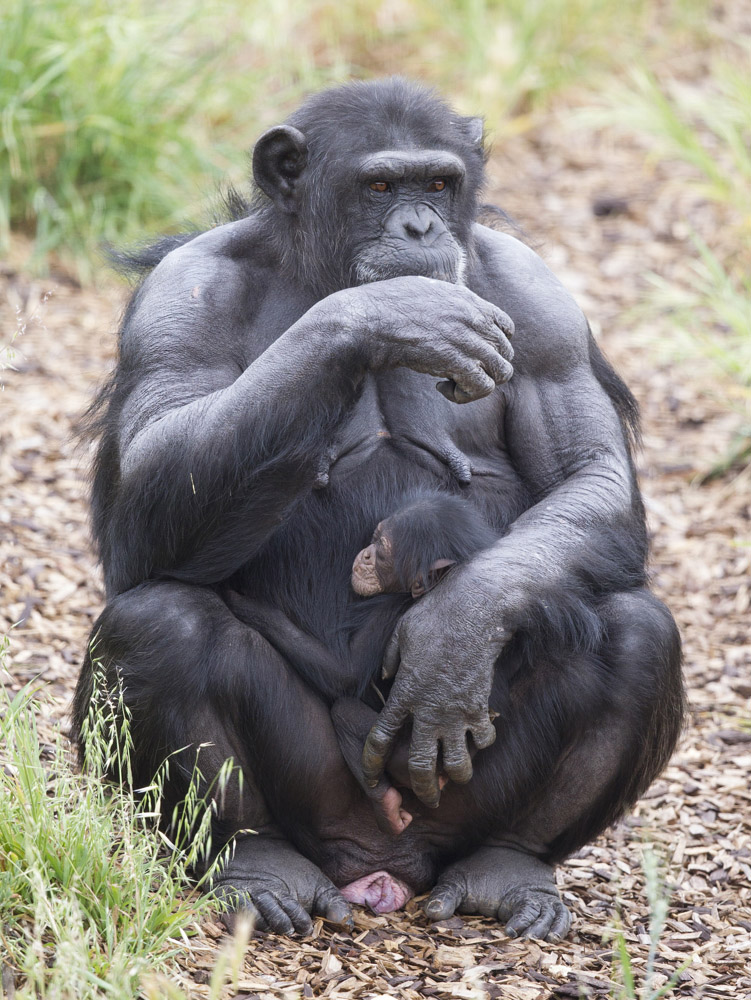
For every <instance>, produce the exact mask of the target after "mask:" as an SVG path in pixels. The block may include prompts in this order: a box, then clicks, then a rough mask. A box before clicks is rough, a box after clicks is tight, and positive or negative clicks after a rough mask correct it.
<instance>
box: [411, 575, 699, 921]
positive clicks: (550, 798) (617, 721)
mask: <svg viewBox="0 0 751 1000" xmlns="http://www.w3.org/2000/svg"><path fill="white" fill-rule="evenodd" d="M601 611H602V616H603V621H604V624H605V628H606V637H605V640H604V643H603V648H602V649H601V650H600V655H599V657H598V658H595V659H589V660H588V659H587V658H586V657H582V660H581V663H580V668H579V669H580V676H579V678H578V681H579V688H578V690H579V693H580V696H581V699H582V700H583V701H585V703H584V704H579V705H574V704H570V705H568V706H567V705H566V696H567V691H566V685H568V684H569V683H570V678H569V679H566V678H563V685H562V686H561V688H560V689H559V690H557V691H556V690H552V691H547V692H543V691H535V690H534V684H533V685H532V687H531V688H530V687H529V686H522V687H519V688H517V689H515V686H514V685H513V684H512V689H511V705H510V713H514V712H517V713H518V715H519V717H520V718H521V719H523V720H524V724H525V727H526V732H523V733H521V734H519V733H518V732H517V733H516V734H513V733H511V734H510V739H505V738H504V735H505V734H504V733H503V732H499V738H498V740H497V741H496V744H495V745H494V746H493V747H491V748H490V749H488V750H486V751H483V753H481V754H478V757H477V758H476V763H477V765H478V766H477V768H476V773H475V778H474V779H473V781H472V782H471V783H470V784H469V785H468V786H466V794H468V795H471V796H472V797H473V798H474V800H475V807H474V808H475V815H477V816H481V815H482V804H483V801H484V802H485V808H486V809H487V803H488V802H498V801H499V796H500V801H501V802H503V801H504V800H505V801H506V802H507V803H508V804H509V808H508V812H507V817H508V821H507V823H506V824H504V822H503V819H502V818H501V819H500V821H499V822H498V823H497V826H496V829H495V831H494V833H493V836H492V837H489V838H488V839H487V840H486V842H485V843H484V845H483V846H481V847H480V848H479V849H478V850H477V851H476V852H475V853H474V854H472V855H470V856H469V857H468V858H466V859H464V860H462V861H460V862H458V863H456V864H455V865H452V866H451V867H450V868H448V869H447V870H446V871H445V872H444V873H443V874H442V876H441V878H440V880H439V882H438V885H437V886H436V888H435V889H434V890H433V893H432V894H431V897H430V899H429V900H428V903H427V905H426V910H427V913H428V915H429V916H430V917H432V918H433V919H443V918H445V917H446V916H449V915H450V914H451V913H453V912H454V911H455V910H456V909H459V910H461V911H463V912H475V913H476V912H480V913H484V914H486V915H497V916H498V918H499V919H500V920H502V921H504V922H505V923H506V929H507V931H508V933H509V934H511V935H513V936H516V935H523V936H525V937H539V938H545V939H549V940H555V939H559V938H561V937H562V936H563V935H564V934H565V933H566V932H567V930H568V928H569V925H570V917H569V914H568V912H567V910H566V909H565V907H564V906H563V903H562V902H561V900H560V897H559V895H558V892H557V889H556V887H555V881H554V877H553V868H552V865H551V863H554V862H556V861H559V860H562V859H563V858H565V857H566V856H567V855H569V854H571V853H572V852H573V851H575V850H577V849H578V848H579V847H581V846H582V845H583V844H586V843H588V842H589V841H591V840H592V839H594V837H596V836H597V835H598V834H599V833H600V832H601V831H602V830H603V829H604V828H605V827H606V826H608V825H609V824H610V823H612V822H613V821H614V820H616V819H617V818H618V817H619V816H621V815H622V814H623V813H624V812H625V811H626V810H627V809H628V808H629V807H631V806H632V805H633V804H634V802H635V801H636V799H637V798H638V797H639V795H641V794H642V793H643V792H644V791H645V789H646V788H647V786H648V785H649V784H650V782H651V781H652V780H653V779H654V778H655V777H656V776H657V774H659V772H660V771H661V770H662V768H663V767H664V766H665V765H666V763H667V761H668V759H669V757H670V754H671V753H672V751H673V749H674V747H675V744H676V741H677V739H678V736H679V733H680V729H681V724H682V718H683V707H684V703H683V686H682V679H681V655H680V640H679V637H678V632H677V629H676V626H675V623H674V621H673V619H672V616H671V615H670V612H669V611H668V610H667V608H666V607H665V606H664V605H663V604H662V603H661V602H660V601H658V600H657V599H656V598H655V597H653V596H652V595H651V594H650V593H648V592H647V591H637V592H631V593H623V594H617V595H614V596H613V597H611V598H610V599H608V601H607V602H606V604H605V605H604V606H603V607H602V609H601ZM586 671H589V672H591V673H592V676H590V677H587V676H586V674H585V672H586ZM595 673H596V674H597V675H598V676H597V677H596V678H595V677H594V674H595ZM546 684H553V686H554V687H555V679H554V678H551V677H550V676H548V677H547V678H546ZM546 693H547V694H548V695H550V697H549V698H548V699H547V700H546V698H545V694H546ZM570 693H571V692H570V691H569V692H568V694H570ZM574 693H576V692H574ZM522 699H523V700H522ZM527 701H529V702H530V703H531V704H532V705H533V706H535V707H534V708H533V711H532V714H530V713H529V711H528V705H527V704H526V702H527ZM545 705H547V706H548V716H547V717H542V716H541V715H540V709H541V707H542V706H545ZM561 711H562V712H564V713H566V715H567V716H569V718H570V717H573V718H574V719H575V720H577V724H578V726H579V727H580V729H579V732H578V734H571V733H570V731H569V734H568V735H564V738H563V739H562V741H561V742H562V752H561V753H560V754H559V756H558V758H557V761H555V763H554V764H553V766H552V767H551V768H550V771H549V772H548V776H547V780H544V781H540V780H539V778H537V779H536V778H535V777H534V776H532V777H530V776H529V775H528V776H527V779H526V781H527V783H526V787H525V785H524V782H523V781H521V780H517V782H516V785H515V787H511V786H506V788H505V791H504V777H505V776H509V777H511V776H512V775H513V774H514V772H515V770H516V771H517V772H518V765H517V762H516V760H515V759H514V757H513V750H514V748H515V747H519V746H521V745H522V744H521V743H520V742H519V740H518V737H519V735H521V736H522V738H523V739H524V740H526V742H527V745H528V746H529V747H530V748H533V747H534V746H535V743H536V742H537V743H539V742H540V738H541V734H542V733H544V732H545V731H547V732H550V731H551V730H554V729H555V728H556V727H560V728H559V731H560V732H561V733H564V734H565V732H566V729H567V725H566V719H564V718H561V716H560V714H559V716H558V718H556V713H561ZM535 713H537V714H535ZM504 714H505V713H504ZM508 717H509V718H510V715H509V716H508ZM510 728H511V727H510ZM572 735H573V739H572V738H571V736H572ZM544 741H545V737H544V736H543V742H544ZM538 759H539V758H538ZM511 781H513V777H511ZM535 781H537V787H535V784H534V782H535ZM493 796H495V798H494V797H493ZM524 801H526V802H529V803H530V807H529V808H528V809H526V810H524V809H522V810H521V811H520V810H519V809H518V808H511V805H512V804H513V803H518V802H524ZM467 805H468V806H469V803H467ZM470 808H471V807H470Z"/></svg>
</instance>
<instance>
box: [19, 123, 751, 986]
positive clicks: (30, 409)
mask: <svg viewBox="0 0 751 1000" xmlns="http://www.w3.org/2000/svg"><path fill="white" fill-rule="evenodd" d="M648 152H649V150H648V148H647V147H640V146H638V145H636V144H635V143H634V140H633V139H629V140H628V141H627V140H625V139H624V140H619V139H618V138H617V137H616V136H615V135H614V134H612V133H611V132H609V131H606V130H604V131H602V132H597V133H591V132H589V133H583V132H580V133H577V132H574V131H572V130H571V129H570V127H568V126H566V125H565V124H564V122H563V121H557V120H556V119H555V118H553V119H551V120H550V121H548V122H547V123H546V125H545V127H544V128H543V127H541V128H539V129H538V130H536V131H535V132H533V133H531V134H528V135H527V136H525V137H522V138H516V139H514V140H512V141H509V142H504V143H503V148H499V149H498V150H497V152H496V154H495V155H494V157H493V159H492V161H491V165H490V174H491V191H490V194H491V196H492V199H493V200H494V201H496V202H498V203H500V204H502V205H503V206H504V207H505V208H506V209H507V210H508V211H509V212H510V213H511V214H512V215H513V216H515V217H516V218H517V219H518V220H519V222H520V223H521V224H522V226H523V227H524V228H525V230H526V232H527V233H529V234H530V237H531V238H532V240H533V242H535V243H539V249H540V251H541V252H542V254H543V256H544V257H546V259H547V260H548V262H549V263H550V265H551V267H552V268H553V269H554V270H555V271H556V272H557V273H558V274H559V276H560V277H561V279H562V280H563V281H564V283H565V284H566V285H568V287H569V288H570V289H571V290H572V291H573V292H574V294H575V295H576V296H577V297H578V299H579V301H580V302H581V304H582V305H583V306H584V308H585V310H586V311H587V313H588V315H589V316H590V317H591V319H592V321H593V326H594V328H595V331H596V333H597V335H598V337H599V340H600V343H601V345H602V346H603V348H604V350H605V352H606V353H607V354H608V356H609V357H610V358H611V360H613V361H614V362H615V364H616V367H617V368H618V369H619V370H620V371H621V373H622V374H623V375H624V376H625V377H626V379H627V381H628V382H629V384H630V385H631V387H632V388H633V390H634V391H635V393H636V395H637V396H638V398H639V401H640V403H641V406H642V411H643V416H644V447H643V451H642V452H641V454H640V457H639V469H640V475H641V481H642V486H643V489H644V493H645V498H646V503H647V509H648V512H649V521H650V529H651V532H652V540H653V558H652V572H653V581H654V588H655V590H656V592H657V593H658V594H659V596H660V597H662V598H663V599H665V600H666V601H667V602H668V604H669V605H670V607H671V608H672V610H673V612H674V614H675V615H676V618H677V620H678V622H679V625H680V627H681V630H682V632H683V637H684V642H685V654H686V678H687V683H688V687H689V695H690V701H691V720H690V725H689V727H688V729H687V731H686V733H685V736H684V738H683V740H682V744H681V748H680V750H679V752H678V753H677V754H676V756H675V758H674V760H673V762H672V764H671V765H670V767H669V768H668V769H667V771H666V772H665V774H664V775H663V777H662V778H661V779H660V780H659V781H658V782H657V783H656V784H655V785H654V786H653V787H652V789H651V790H650V791H649V793H648V794H647V796H646V797H645V799H644V800H643V801H642V802H641V803H640V804H639V805H638V806H637V808H636V810H635V811H634V813H633V814H632V815H631V816H629V817H628V818H627V819H626V820H625V821H624V822H622V823H621V824H619V825H618V826H617V827H616V828H615V829H614V830H612V831H610V832H609V834H608V835H607V836H604V837H601V838H600V839H599V840H598V841H597V842H596V843H594V844H592V845H590V846H589V847H586V848H584V849H583V850H582V851H581V852H579V854H578V855H577V856H576V857H574V858H572V859H571V860H570V861H569V862H568V863H567V864H565V865H564V866H562V867H561V869H560V872H559V885H560V888H561V891H562V892H563V895H564V898H565V899H566V901H567V902H568V904H569V905H570V906H571V907H572V909H573V911H574V914H575V924H574V931H573V934H572V937H571V939H570V940H568V941H565V942H563V943H562V944H560V945H557V946H552V945H543V946H541V945H538V944H536V943H534V942H515V941H509V940H507V939H506V938H505V936H504V934H503V932H502V931H501V929H500V928H499V927H498V926H497V925H496V924H494V923H492V922H490V921H486V920H482V919H474V918H471V919H470V918H458V917H456V918H453V919H452V920H449V921H444V922H443V923H441V924H438V925H432V926H431V925H428V924H427V922H426V921H425V919H424V918H423V917H422V915H421V913H420V911H419V909H418V908H417V906H416V905H415V903H414V902H413V903H412V904H410V906H409V907H408V909H407V911H406V912H403V913H398V914H394V915H390V916H387V917H374V916H370V915H368V914H366V913H364V912H362V911H361V912H359V913H358V918H357V928H356V931H355V934H354V935H353V936H349V935H344V934H339V933H332V932H331V931H330V930H329V929H327V928H325V927H324V926H323V925H322V923H321V922H319V923H318V925H317V927H316V935H315V936H314V937H313V938H311V939H310V940H306V941H302V942H300V941H290V940H286V939H282V938H277V937H274V936H269V937H263V938H256V939H254V941H253V944H252V946H251V948H250V949H249V951H248V956H247V960H246V966H245V972H244V974H243V977H241V981H240V984H239V987H238V989H239V990H240V993H241V994H242V995H254V996H262V997H300V996H305V997H312V996H332V997H377V996H389V997H392V996H396V997H405V998H415V997H426V996H429V997H432V996H435V997H444V996H445V997H484V996H490V997H504V998H505V997H508V998H518V1000H543V998H551V997H555V998H558V997H560V998H564V997H572V998H576V997H578V996H579V995H580V992H581V993H582V994H583V995H585V996H587V995H589V996H607V995H608V993H609V990H610V988H611V987H610V976H611V963H612V946H611V944H610V943H609V941H607V940H603V934H604V932H605V931H606V929H607V928H608V927H612V926H613V918H614V915H615V914H616V913H620V921H621V926H622V928H623V931H624V934H625V937H626V940H627V943H628V947H629V950H630V953H631V955H632V959H633V962H634V965H635V967H636V971H637V975H640V974H641V970H643V968H644V965H645V961H646V956H647V951H648V943H649V938H648V935H647V923H648V915H647V904H646V897H645V893H644V885H643V875H642V872H641V864H640V859H641V854H642V849H643V845H645V844H656V845H657V847H658V848H659V851H660V853H661V854H662V855H663V857H664V858H665V859H666V862H667V868H668V880H669V884H670V886H671V888H672V892H673V895H672V904H671V914H670V918H669V921H668V928H667V932H666V934H665V935H664V939H663V941H662V943H661V946H660V949H659V956H658V963H657V968H658V973H659V976H660V977H662V978H658V982H664V981H665V980H666V979H667V977H668V976H669V975H670V974H671V973H672V972H673V971H674V970H675V969H677V968H678V967H679V966H681V965H683V964H686V968H685V970H684V971H683V972H682V973H681V980H680V984H679V986H678V988H677V990H676V994H677V995H679V996H683V997H708V998H709V997H712V998H714V997H717V998H720V997H746V996H749V997H751V972H749V967H750V965H751V933H750V932H751V839H750V838H749V832H750V830H751V792H750V791H749V781H748V774H749V769H750V768H751V725H750V723H751V702H750V700H749V699H751V679H750V677H751V674H750V672H749V666H751V637H750V636H749V627H748V621H749V603H750V582H749V581H750V577H751V572H750V571H751V530H750V527H751V470H746V471H741V472H739V471H737V470H736V471H735V472H733V473H730V474H728V475H726V476H725V477H724V478H722V479H719V480H715V481H712V482H710V483H707V484H705V485H700V484H699V481H698V479H699V476H700V475H701V474H702V473H703V472H705V471H706V470H707V468H709V467H710V466H711V465H712V464H713V463H714V462H715V461H716V460H717V459H718V458H719V457H720V456H721V454H722V453H723V451H724V450H725V448H726V447H727V445H728V442H729V439H730V435H731V433H732V430H733V428H734V426H735V425H736V423H737V422H738V416H737V413H736V412H735V411H734V409H733V398H734V396H733V394H734V389H733V387H732V386H731V385H729V384H727V383H725V382H723V381H722V380H721V379H720V378H719V377H718V376H717V374H716V373H714V372H713V371H712V370H711V368H710V367H709V365H708V364H707V363H706V362H700V361H697V360H696V359H693V360H686V361H685V362H683V363H680V364H679V363H677V362H675V361H674V362H672V363H668V362H666V361H664V360H660V353H659V352H658V351H657V350H656V346H657V345H658V343H660V342H663V343H664V341H665V340H666V339H669V338H670V337H671V336H672V332H671V329H670V326H669V325H668V323H667V320H666V318H665V317H659V316H656V315H653V316H650V317H649V319H648V320H647V321H644V320H641V321H640V322H639V324H638V331H637V332H636V333H635V332H634V327H635V326H636V325H637V324H635V322H634V321H633V320H629V318H628V311H629V310H630V309H632V308H633V306H634V305H635V304H636V303H638V302H639V301H642V300H643V299H644V295H645V290H646V287H647V285H646V274H647V272H649V271H654V272H656V273H658V274H661V275H663V276H665V277H671V278H677V279H679V280H680V279H681V277H682V276H683V275H685V273H686V272H685V265H686V261H687V259H688V257H689V256H690V254H691V250H690V247H689V243H688V228H687V225H686V223H687V221H688V222H690V223H691V225H692V226H694V227H695V228H696V229H698V230H699V231H700V232H707V230H708V229H709V228H710V227H712V226H716V225H719V224H720V221H721V220H719V219H715V218H713V216H712V213H711V211H710V210H709V209H708V208H707V206H706V205H704V204H702V203H701V201H699V199H698V197H694V196H691V195H688V194H686V189H685V188H684V187H683V186H682V185H676V184H675V183H674V182H675V172H674V171H672V170H671V169H670V168H668V167H660V168H657V167H650V166H648V165H647V154H648ZM607 204H611V206H614V207H612V210H611V211H610V214H604V215H603V214H600V215H597V214H595V211H594V209H595V208H597V210H598V211H602V208H603V206H604V205H607ZM0 288H2V292H3V293H4V294H3V295H2V297H1V301H0V324H1V327H0V329H2V336H1V337H0V341H3V342H4V341H5V340H7V338H8V336H9V335H10V334H11V333H12V332H13V330H14V329H16V328H17V327H18V328H19V329H21V328H23V329H24V332H23V334H22V336H21V337H19V339H18V356H17V359H16V369H17V370H16V371H8V372H6V373H5V374H4V376H3V379H4V383H5V384H4V388H3V391H2V393H0V484H2V485H1V487H0V592H1V593H2V601H1V604H0V630H4V629H9V628H10V627H11V626H12V625H13V624H14V623H16V622H21V624H19V625H18V626H17V627H16V628H15V629H14V630H13V632H12V636H13V657H12V665H11V676H10V678H7V677H6V678H4V679H3V680H4V683H6V684H7V685H9V686H10V687H11V688H12V689H17V688H19V687H20V686H21V685H23V684H25V683H26V682H27V681H29V680H31V679H38V680H39V681H40V683H41V684H42V686H43V689H44V693H45V699H44V701H43V703H42V706H41V708H40V722H41V732H42V735H43V738H51V734H52V732H53V730H54V729H55V728H57V727H62V729H63V730H65V728H66V725H67V711H68V706H69V701H70V696H71V692H72V688H73V685H74V682H75V676H76V673H77V666H78V662H79V660H80V657H81V653H82V650H83V648H84V644H85V641H86V636H87V633H88V631H89V629H90V627H91V624H92V622H93V620H94V618H95V617H96V615H97V614H98V612H99V610H100V609H101V607H102V603H103V597H102V588H101V577H100V574H99V571H98V569H97V568H96V565H95V562H94V559H93V557H92V554H91V549H90V545H89V541H88V531H87V523H86V503H85V492H86V489H85V469H86V465H87V455H86V453H85V451H84V452H81V451H80V450H79V451H77V450H76V444H75V440H74V439H73V437H72V426H73V423H74V421H75V420H76V419H77V418H78V417H79V415H80V414H81V412H82V411H83V409H84V408H85V406H86V405H87V403H88V401H89V399H90V397H91V395H92V393H93V391H94V388H95V386H96V385H97V384H98V383H99V382H100V381H101V379H102V378H103V377H104V375H105V373H106V372H107V370H108V368H109V367H110V365H111V362H112V358H113V350H114V329H115V327H116V321H117V315H118V313H119V311H120V310H121V308H122V304H123V301H124V297H125V293H124V291H123V290H122V289H120V288H117V287H115V286H113V287H112V288H109V289H106V290H104V291H99V292H96V291H92V290H87V289H84V290H82V289H79V288H77V287H76V286H74V285H72V284H70V283H66V281H65V280H62V279H60V280H54V279H50V280H44V281H39V280H33V279H31V278H29V277H28V276H27V275H26V274H25V273H24V271H23V269H22V267H21V266H20V265H19V266H16V264H14V262H13V260H12V259H11V260H10V261H8V262H6V263H5V264H3V265H0ZM221 937H222V932H221V929H220V928H219V927H218V925H213V924H207V925H204V927H203V928H202V929H201V932H200V933H199V934H198V935H197V936H196V938H195V939H194V940H193V943H192V951H191V952H190V953H186V958H185V972H184V982H183V984H182V985H183V987H184V988H188V989H189V990H190V993H191V995H194V996H196V997H201V996H206V995H207V992H208V987H207V985H206V983H207V980H208V974H209V970H210V969H211V967H212V965H213V962H214V960H215V952H216V948H217V946H218V945H219V944H220V943H221Z"/></svg>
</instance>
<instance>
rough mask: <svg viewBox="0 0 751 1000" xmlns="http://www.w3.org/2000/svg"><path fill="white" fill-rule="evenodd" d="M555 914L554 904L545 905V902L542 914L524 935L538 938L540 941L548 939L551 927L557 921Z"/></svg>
mask: <svg viewBox="0 0 751 1000" xmlns="http://www.w3.org/2000/svg"><path fill="white" fill-rule="evenodd" d="M555 916H556V914H555V910H554V908H553V906H552V904H551V905H549V906H545V905H544V904H543V906H542V908H541V912H540V916H539V917H538V918H537V920H535V922H534V923H533V924H531V925H530V926H529V927H528V928H527V929H526V931H524V933H523V934H522V937H525V938H536V939H537V940H538V941H545V940H547V937H548V934H549V933H550V928H551V927H552V926H553V923H554V921H555Z"/></svg>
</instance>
